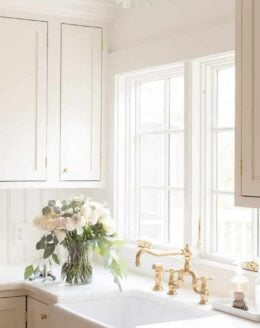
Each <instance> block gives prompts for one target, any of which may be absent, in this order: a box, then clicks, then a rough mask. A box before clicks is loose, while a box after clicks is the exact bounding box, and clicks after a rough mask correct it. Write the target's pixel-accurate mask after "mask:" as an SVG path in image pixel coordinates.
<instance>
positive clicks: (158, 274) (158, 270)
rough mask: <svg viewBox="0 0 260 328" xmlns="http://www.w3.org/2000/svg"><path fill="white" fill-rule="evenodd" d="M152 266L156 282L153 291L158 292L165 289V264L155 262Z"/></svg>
mask: <svg viewBox="0 0 260 328" xmlns="http://www.w3.org/2000/svg"><path fill="white" fill-rule="evenodd" d="M152 268H153V270H154V271H155V284H154V286H153V291H156V292H158V291H161V290H163V287H162V279H163V274H164V268H163V265H162V264H160V263H156V264H153V265H152Z"/></svg>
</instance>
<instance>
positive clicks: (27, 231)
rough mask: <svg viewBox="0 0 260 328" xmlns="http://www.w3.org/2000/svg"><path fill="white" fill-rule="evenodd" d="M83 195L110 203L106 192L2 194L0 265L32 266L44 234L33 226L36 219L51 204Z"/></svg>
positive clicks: (66, 190) (0, 202)
mask: <svg viewBox="0 0 260 328" xmlns="http://www.w3.org/2000/svg"><path fill="white" fill-rule="evenodd" d="M81 194H84V195H86V196H88V197H92V198H93V199H95V200H97V201H100V202H105V201H106V197H105V191H104V190H103V189H91V190H86V189H59V190H58V189H13V190H0V213H1V218H0V222H1V229H0V264H24V263H30V262H32V261H33V260H34V259H36V258H37V257H39V252H37V251H36V249H35V243H36V241H37V240H39V237H40V236H41V234H42V231H40V230H38V229H37V228H35V227H34V226H33V224H32V221H33V219H34V218H35V216H37V215H38V214H40V213H41V209H42V207H43V206H44V205H45V204H46V202H47V201H48V200H50V199H59V200H63V199H66V198H68V197H70V196H72V195H81Z"/></svg>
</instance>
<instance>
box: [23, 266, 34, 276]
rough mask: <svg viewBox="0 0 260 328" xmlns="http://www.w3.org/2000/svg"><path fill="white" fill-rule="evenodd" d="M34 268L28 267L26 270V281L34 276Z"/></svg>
mask: <svg viewBox="0 0 260 328" xmlns="http://www.w3.org/2000/svg"><path fill="white" fill-rule="evenodd" d="M33 271H34V270H33V266H32V265H28V266H27V267H26V268H25V270H24V279H28V278H30V277H31V275H33Z"/></svg>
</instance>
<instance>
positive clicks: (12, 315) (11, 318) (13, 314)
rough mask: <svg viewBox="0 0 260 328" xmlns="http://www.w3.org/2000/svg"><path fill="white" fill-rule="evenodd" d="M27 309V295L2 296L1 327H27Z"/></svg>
mask: <svg viewBox="0 0 260 328" xmlns="http://www.w3.org/2000/svg"><path fill="white" fill-rule="evenodd" d="M25 311H26V297H25V296H21V297H6V298H0V328H25V327H26V318H25Z"/></svg>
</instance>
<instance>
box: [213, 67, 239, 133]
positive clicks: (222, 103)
mask: <svg viewBox="0 0 260 328" xmlns="http://www.w3.org/2000/svg"><path fill="white" fill-rule="evenodd" d="M217 81H218V82H217V85H218V90H217V101H218V105H217V112H218V113H217V116H218V118H217V124H218V127H233V126H234V124H235V68H234V67H231V68H225V69H220V70H219V71H218V74H217Z"/></svg>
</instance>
